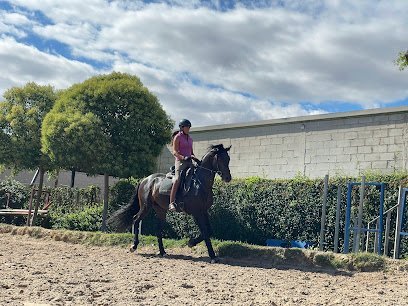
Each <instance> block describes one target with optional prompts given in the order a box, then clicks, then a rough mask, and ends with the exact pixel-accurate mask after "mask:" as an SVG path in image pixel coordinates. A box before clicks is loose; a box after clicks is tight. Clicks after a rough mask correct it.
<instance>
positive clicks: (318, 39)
mask: <svg viewBox="0 0 408 306" xmlns="http://www.w3.org/2000/svg"><path fill="white" fill-rule="evenodd" d="M10 2H11V3H13V4H15V5H19V6H23V7H25V9H26V10H33V11H41V12H42V14H44V15H45V16H47V18H48V20H50V22H48V23H47V24H44V25H42V24H41V22H40V19H38V18H37V19H36V21H35V23H34V24H33V31H34V32H35V33H36V34H37V35H40V36H41V37H43V38H44V39H45V40H47V39H52V40H56V41H58V42H61V43H64V44H66V45H67V46H68V47H69V49H70V50H71V55H72V57H73V58H80V57H81V58H88V59H90V60H94V61H97V62H103V63H106V64H108V65H112V70H116V71H125V72H131V73H135V74H137V75H138V76H140V78H141V80H142V81H143V82H144V84H145V85H146V86H147V87H148V88H149V89H150V90H151V91H153V92H154V93H156V94H157V95H158V96H159V98H160V100H161V102H162V104H163V105H164V107H165V109H166V111H168V112H169V113H170V114H171V116H172V117H173V118H174V119H178V118H180V117H194V118H197V122H199V124H200V125H202V124H203V125H204V124H210V123H211V124H216V123H223V122H228V123H229V122H236V121H248V120H260V119H271V118H277V117H287V116H296V115H306V114H311V113H313V112H317V113H321V112H324V110H320V108H319V104H320V103H322V102H329V101H342V102H346V103H355V104H358V105H361V106H362V107H364V108H371V107H378V106H384V105H387V103H392V102H394V101H396V100H401V99H405V98H407V97H408V78H406V77H405V76H404V75H403V74H402V73H401V72H399V71H398V69H397V68H396V67H395V66H394V64H393V60H394V58H395V57H396V55H397V53H398V52H399V51H400V50H404V49H406V48H407V45H406V31H405V29H406V28H407V27H408V19H407V18H406V16H407V15H408V2H405V1H398V0H394V1H376V2H375V3H374V2H373V1H369V0H362V1H358V2H356V1H351V0H343V1H334V0H333V1H317V0H307V1H300V0H286V1H283V2H282V1H277V0H272V1H259V2H253V1H240V2H237V3H236V5H235V7H234V8H233V9H227V10H222V9H224V8H223V5H224V4H223V3H222V2H220V1H215V0H214V1H212V3H209V2H207V6H206V7H202V6H201V5H202V4H201V2H200V1H194V2H189V3H188V4H186V3H187V2H185V1H168V3H171V4H164V3H150V4H145V3H143V2H142V1H103V0H91V1H83V0H71V1H51V0H24V1H23V0H15V1H10ZM212 8H216V9H218V10H215V9H212ZM22 11H24V10H22ZM22 11H20V12H19V13H18V14H15V15H13V14H12V13H11V14H8V16H7V18H2V19H0V31H1V32H3V33H9V35H13V36H15V37H16V38H17V37H22V36H23V35H29V31H27V32H26V30H25V28H24V26H25V25H24V23H25V22H26V21H27V20H29V18H28V17H24V16H23V15H22V14H23V13H22ZM26 14H30V12H28V13H26ZM0 16H1V15H0ZM6 19H7V20H15V21H16V22H15V23H16V25H13V22H5V21H4V20H6ZM2 22H3V24H2ZM18 24H19V25H18ZM12 46H13V48H16V46H18V48H23V46H24V45H22V44H19V43H17V42H16V41H14V43H12ZM27 48H29V49H30V50H33V49H34V48H33V47H30V46H28V47H27ZM10 52H13V51H12V50H10ZM37 52H38V53H39V54H40V55H41V56H40V57H39V58H40V59H42V58H45V59H48V58H51V59H52V60H53V61H57V62H58V64H57V65H56V66H57V67H60V69H61V70H62V69H64V68H63V67H67V70H68V71H71V75H72V76H71V79H75V80H82V79H85V78H86V77H88V76H89V75H91V74H92V73H98V72H99V71H98V68H94V69H92V67H90V66H89V65H86V64H83V63H80V62H77V61H73V60H70V59H64V58H63V57H62V56H61V57H58V56H55V55H49V54H46V53H43V52H40V51H38V50H37ZM3 56H4V55H3ZM13 59H14V63H15V65H16V67H20V66H21V67H22V68H21V67H20V68H15V67H14V68H15V71H13V69H12V70H11V71H13V73H12V75H11V76H10V78H11V79H13V78H18V79H21V78H23V79H27V78H29V77H32V78H39V79H44V81H45V80H46V79H47V77H51V80H53V81H54V82H56V83H59V84H61V85H62V84H68V83H69V82H70V80H71V79H70V78H66V77H65V76H63V74H61V75H58V76H57V74H58V73H54V70H53V69H45V70H44V71H45V72H43V70H42V69H38V67H41V66H42V65H43V63H42V62H41V60H40V62H39V60H38V59H36V58H33V59H32V60H30V61H29V63H28V62H27V59H22V58H19V60H18V61H17V60H16V55H15V54H14V52H13ZM0 60H1V57H0ZM23 64H24V67H23V66H22V65H23ZM27 65H28V66H31V68H28V66H27ZM11 68H13V67H11ZM24 69H25V70H24ZM27 70H30V71H31V73H27ZM22 72H23V75H22V76H21V75H19V74H18V73H22ZM13 82H14V81H13ZM300 101H308V103H310V104H315V106H314V107H313V109H314V111H310V110H306V109H304V108H302V106H301V105H300V104H299V103H300ZM221 110H222V111H221Z"/></svg>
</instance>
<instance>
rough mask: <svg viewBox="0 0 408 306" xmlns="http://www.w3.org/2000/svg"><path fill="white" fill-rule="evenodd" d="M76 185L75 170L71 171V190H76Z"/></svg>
mask: <svg viewBox="0 0 408 306" xmlns="http://www.w3.org/2000/svg"><path fill="white" fill-rule="evenodd" d="M74 185H75V169H72V171H71V185H70V186H71V188H74Z"/></svg>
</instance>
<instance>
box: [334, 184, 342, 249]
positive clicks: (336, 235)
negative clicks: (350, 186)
mask: <svg viewBox="0 0 408 306" xmlns="http://www.w3.org/2000/svg"><path fill="white" fill-rule="evenodd" d="M340 206H341V186H340V185H339V186H337V204H336V226H335V228H334V253H338V251H339V229H340Z"/></svg>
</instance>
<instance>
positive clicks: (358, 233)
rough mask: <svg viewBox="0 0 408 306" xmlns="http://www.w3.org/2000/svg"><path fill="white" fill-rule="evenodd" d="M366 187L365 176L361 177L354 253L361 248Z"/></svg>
mask: <svg viewBox="0 0 408 306" xmlns="http://www.w3.org/2000/svg"><path fill="white" fill-rule="evenodd" d="M364 187H365V176H362V177H361V188H360V204H359V206H358V216H357V218H358V219H357V229H356V237H355V244H354V253H357V252H358V250H359V249H360V238H361V228H362V226H363V204H364V189H365V188H364Z"/></svg>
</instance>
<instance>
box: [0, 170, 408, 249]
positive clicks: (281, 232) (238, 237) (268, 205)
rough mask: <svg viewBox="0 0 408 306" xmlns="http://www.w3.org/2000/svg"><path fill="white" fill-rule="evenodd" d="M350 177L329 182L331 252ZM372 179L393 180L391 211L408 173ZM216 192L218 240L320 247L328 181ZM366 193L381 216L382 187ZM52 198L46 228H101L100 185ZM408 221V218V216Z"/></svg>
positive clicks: (128, 190)
mask: <svg viewBox="0 0 408 306" xmlns="http://www.w3.org/2000/svg"><path fill="white" fill-rule="evenodd" d="M348 180H351V181H359V179H356V178H350V177H343V178H340V177H336V178H331V179H330V182H329V193H328V204H327V221H326V229H327V230H326V232H325V240H326V242H327V243H326V245H325V249H326V250H330V249H333V237H334V223H335V215H336V201H337V199H336V198H337V186H338V185H341V186H342V201H341V218H340V220H341V221H340V222H341V223H340V229H341V231H340V236H339V238H340V241H339V245H340V246H342V245H343V236H344V232H343V229H344V222H345V221H344V219H345V207H346V192H347V190H346V184H347V181H348ZM366 181H367V182H368V181H376V182H385V183H387V188H386V193H385V207H384V210H387V209H388V208H390V207H392V206H393V205H395V204H396V203H397V198H398V186H399V185H400V184H402V185H403V186H408V175H407V174H406V173H405V174H394V175H380V174H367V175H366ZM2 183H4V182H2ZM136 183H137V181H136V180H121V181H119V182H118V183H117V184H115V185H114V186H112V187H111V190H110V203H109V212H110V213H111V212H113V211H115V210H116V209H118V208H119V207H121V206H122V205H125V204H127V203H128V201H129V199H130V197H131V195H132V192H133V190H134V186H135V184H136ZM0 186H2V185H0ZM20 187H21V186H20ZM3 189H4V187H3ZM22 190H25V189H22ZM213 191H214V196H215V197H214V205H213V207H212V208H211V210H210V214H211V217H210V220H211V224H212V227H213V237H214V238H217V239H220V240H235V241H242V242H248V243H252V244H260V245H264V244H265V241H266V239H268V238H275V239H287V240H303V241H311V242H313V243H315V244H316V245H317V243H318V239H319V233H320V216H321V207H322V195H323V180H322V179H308V178H305V177H295V178H294V179H287V180H268V179H261V178H257V177H253V178H247V179H234V180H233V181H232V182H231V183H229V184H225V183H223V182H221V181H220V180H216V181H215V184H214V188H213ZM24 192H25V193H24ZM24 192H22V193H19V194H25V195H26V198H24V197H20V196H19V197H18V198H21V199H22V200H21V201H22V202H24V199H27V195H28V191H24ZM365 195H366V196H365V205H364V216H363V220H372V219H373V218H375V217H377V216H378V205H379V190H378V189H377V188H375V187H367V188H366V190H365ZM0 196H1V189H0ZM0 199H1V198H0ZM52 199H53V200H52V202H53V204H52V208H51V209H50V214H49V215H48V216H47V217H46V218H45V219H44V220H42V225H43V226H45V227H48V228H67V229H78V230H91V231H95V230H98V229H99V227H100V223H99V222H100V219H101V216H100V215H101V212H102V199H101V191H100V190H99V189H98V188H96V187H89V188H85V189H77V188H74V189H71V188H63V187H59V188H56V189H53V190H52ZM352 200H353V203H354V205H353V212H354V213H355V214H356V212H357V206H358V202H359V187H358V186H356V187H355V188H354V189H353V192H352ZM406 211H408V210H406ZM392 220H393V222H392V224H391V240H390V241H391V247H392V243H393V241H394V240H393V239H394V237H393V234H394V228H395V212H394V216H393V218H392ZM405 220H408V216H405ZM167 221H168V222H167V225H166V228H165V236H166V237H169V238H183V237H189V236H192V235H196V234H197V233H198V229H197V227H196V225H195V224H194V222H193V220H192V218H191V217H190V216H186V215H184V214H178V213H169V214H168V218H167ZM384 222H385V220H384ZM405 227H407V226H405ZM142 233H143V234H153V235H154V234H155V233H156V221H155V218H154V215H153V213H151V214H149V215H148V217H147V218H146V219H145V220H144V221H143V224H142ZM372 240H373V239H372ZM407 240H408V239H406V238H404V239H402V243H403V253H407V254H408V242H407Z"/></svg>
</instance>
